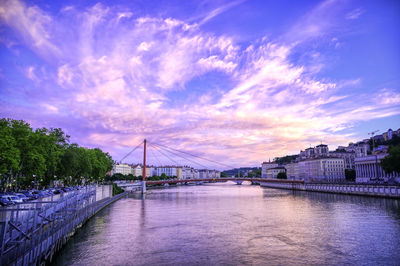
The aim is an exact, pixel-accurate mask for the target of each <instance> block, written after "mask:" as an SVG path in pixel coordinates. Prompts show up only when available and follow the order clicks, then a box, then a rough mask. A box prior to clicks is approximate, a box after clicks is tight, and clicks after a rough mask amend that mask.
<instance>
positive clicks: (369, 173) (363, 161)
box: [355, 153, 400, 183]
mask: <svg viewBox="0 0 400 266" xmlns="http://www.w3.org/2000/svg"><path fill="white" fill-rule="evenodd" d="M386 155H387V154H384V153H383V154H376V155H368V156H366V157H360V158H356V159H355V167H356V182H359V183H368V182H375V181H388V180H394V181H397V182H400V176H399V173H392V174H386V172H385V171H384V170H383V169H382V167H381V160H382V159H383V158H385V157H386Z"/></svg>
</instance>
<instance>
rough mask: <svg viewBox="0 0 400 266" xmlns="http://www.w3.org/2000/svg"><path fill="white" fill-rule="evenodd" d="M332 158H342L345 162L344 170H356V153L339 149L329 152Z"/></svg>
mask: <svg viewBox="0 0 400 266" xmlns="http://www.w3.org/2000/svg"><path fill="white" fill-rule="evenodd" d="M329 156H330V157H335V158H342V159H343V160H344V169H354V168H355V165H354V159H355V158H356V153H355V152H354V151H346V150H344V149H337V150H336V151H330V152H329Z"/></svg>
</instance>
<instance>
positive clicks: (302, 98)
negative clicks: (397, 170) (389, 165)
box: [0, 0, 400, 166]
mask: <svg viewBox="0 0 400 266" xmlns="http://www.w3.org/2000/svg"><path fill="white" fill-rule="evenodd" d="M0 117H6V118H13V119H22V120H25V121H27V122H28V123H30V124H31V125H32V126H33V127H34V128H37V127H47V128H58V127H60V128H62V129H63V130H64V131H65V132H66V133H67V134H69V135H70V136H71V141H72V142H76V143H78V144H79V145H81V146H84V147H88V148H94V147H100V148H101V149H103V150H104V151H106V152H109V153H110V154H111V155H112V156H113V158H114V159H115V160H117V161H118V160H120V159H121V158H122V157H124V155H125V154H127V153H128V152H129V151H130V150H131V149H132V148H133V147H135V146H136V145H138V144H139V143H141V142H142V141H143V139H144V138H146V139H147V140H148V141H149V142H150V143H160V144H163V145H167V146H169V147H173V148H175V149H178V150H183V151H188V152H191V153H194V154H197V155H199V156H202V157H206V158H209V159H210V160H214V161H217V162H221V163H224V164H226V165H229V166H260V165H261V163H262V162H263V161H266V160H268V159H272V158H274V157H277V156H283V155H287V154H297V153H299V151H300V150H303V149H305V148H307V147H310V145H311V146H315V145H318V144H320V143H321V142H322V143H325V144H328V145H329V149H331V150H333V149H336V147H337V146H338V145H347V144H348V143H349V142H354V141H358V140H362V139H365V138H368V132H372V131H374V130H380V132H382V133H383V132H385V131H386V130H387V129H389V128H392V129H394V130H396V129H398V128H399V127H400V1H395V0H393V1H389V0H375V1H373V0H372V1H361V0H360V1H351V0H349V1H344V0H328V1H315V0H307V1H288V0H283V1H264V0H263V1H255V0H254V1H253V0H248V1H245V0H237V1H222V0H212V1H207V0H206V1H173V0H171V1H161V0H160V1H131V0H116V1H68V0H67V1H55V0H53V1H41V0H37V1H35V0H32V1H21V0H0ZM156 152H157V151H156V150H154V151H150V155H149V156H150V158H149V160H150V161H151V162H150V163H154V164H156V163H157V162H156V159H157V157H158V158H160V157H162V155H161V154H159V155H158V156H157V155H155V153H156ZM151 154H153V155H154V156H153V157H154V158H151ZM172 159H173V158H172ZM140 160H141V152H140V151H139V150H137V151H136V152H134V153H132V155H130V156H129V157H128V158H126V161H127V162H139V161H140ZM160 160H162V159H161V158H160ZM161 163H165V164H166V163H167V162H161ZM178 163H182V162H181V161H178ZM206 166H207V165H206ZM220 166H221V165H220Z"/></svg>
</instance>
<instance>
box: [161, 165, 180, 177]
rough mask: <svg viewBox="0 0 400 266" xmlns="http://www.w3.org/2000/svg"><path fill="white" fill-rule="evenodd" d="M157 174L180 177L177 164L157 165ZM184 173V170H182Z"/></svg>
mask: <svg viewBox="0 0 400 266" xmlns="http://www.w3.org/2000/svg"><path fill="white" fill-rule="evenodd" d="M156 172H157V176H161V175H162V174H165V175H166V176H171V177H173V176H176V177H178V172H179V170H178V167H177V166H159V167H157V171H156ZM181 173H182V171H181ZM181 177H182V174H181Z"/></svg>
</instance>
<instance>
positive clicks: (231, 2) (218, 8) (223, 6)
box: [199, 0, 245, 25]
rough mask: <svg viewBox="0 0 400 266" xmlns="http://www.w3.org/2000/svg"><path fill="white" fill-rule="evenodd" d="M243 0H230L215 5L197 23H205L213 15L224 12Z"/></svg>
mask: <svg viewBox="0 0 400 266" xmlns="http://www.w3.org/2000/svg"><path fill="white" fill-rule="evenodd" d="M244 1H245V0H237V1H230V2H229V3H228V4H225V5H222V6H220V7H217V8H215V9H213V10H212V11H211V12H209V13H208V14H207V15H206V16H205V17H204V18H203V19H202V20H201V21H200V22H199V25H202V24H204V23H207V22H208V21H210V20H211V19H213V18H214V17H216V16H218V15H220V14H222V13H224V12H226V11H227V10H229V9H231V8H232V7H234V6H237V5H239V4H241V3H243V2H244Z"/></svg>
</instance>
